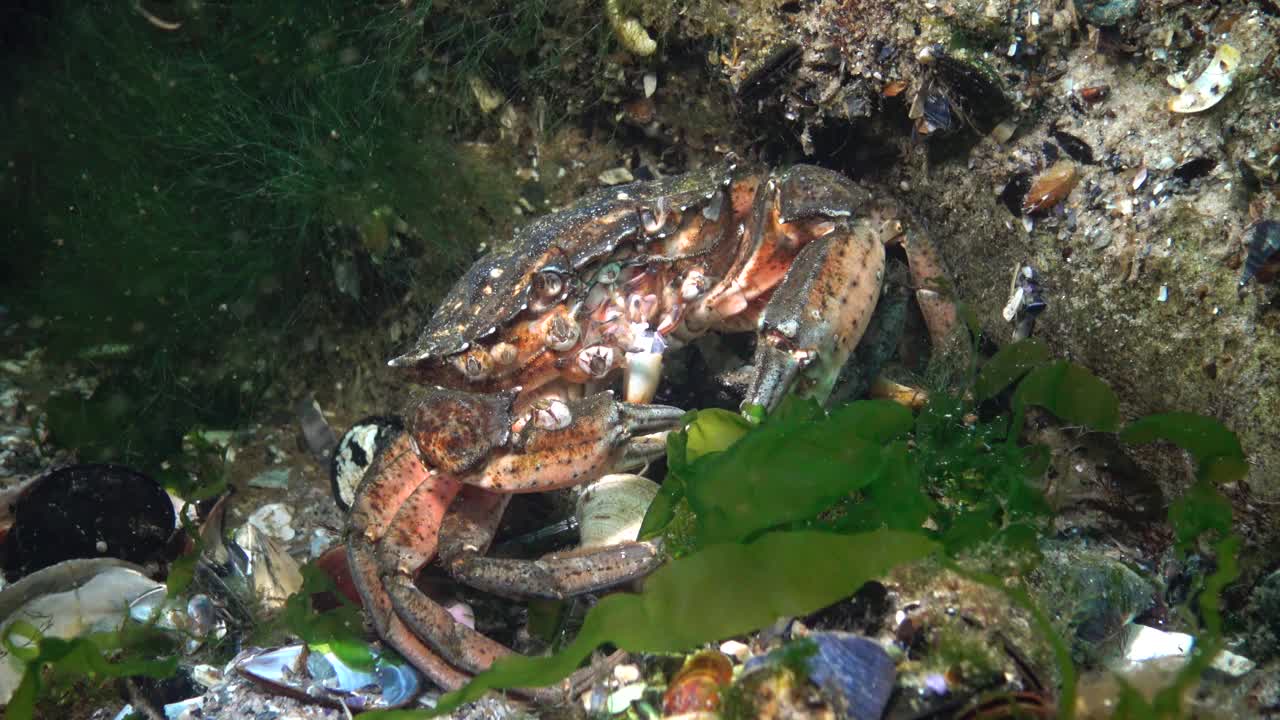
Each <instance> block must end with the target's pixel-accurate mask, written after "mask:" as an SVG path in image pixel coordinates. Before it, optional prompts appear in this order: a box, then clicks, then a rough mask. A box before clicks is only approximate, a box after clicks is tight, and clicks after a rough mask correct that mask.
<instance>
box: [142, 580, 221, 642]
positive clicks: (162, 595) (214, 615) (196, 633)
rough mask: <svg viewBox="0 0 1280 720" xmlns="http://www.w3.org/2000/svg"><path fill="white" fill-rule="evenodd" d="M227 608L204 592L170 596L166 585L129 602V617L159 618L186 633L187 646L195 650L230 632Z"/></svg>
mask: <svg viewBox="0 0 1280 720" xmlns="http://www.w3.org/2000/svg"><path fill="white" fill-rule="evenodd" d="M224 616H225V612H224V611H222V610H220V609H219V608H218V606H217V605H216V604H214V602H213V600H212V599H211V598H210V597H209V596H208V595H205V594H204V593H197V594H195V595H192V596H191V598H190V599H189V600H187V601H186V602H182V601H181V600H180V599H177V598H170V597H169V594H168V589H167V588H165V586H163V585H158V586H157V587H155V588H153V589H151V590H149V591H147V592H145V593H143V594H142V595H140V596H138V598H137V599H136V600H134V601H133V602H131V603H129V617H131V618H132V619H133V620H135V621H137V622H140V623H148V622H153V621H154V622H155V624H156V627H159V628H161V629H164V630H173V631H177V632H180V633H182V635H183V636H184V637H185V639H186V641H185V643H184V649H185V651H186V652H187V654H191V653H193V652H195V651H196V650H199V649H200V647H201V646H202V645H203V644H204V643H205V641H206V640H208V639H210V638H213V639H215V640H218V639H221V638H223V637H225V636H226V634H227V623H226V619H225V617H224Z"/></svg>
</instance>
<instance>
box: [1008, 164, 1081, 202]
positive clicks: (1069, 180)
mask: <svg viewBox="0 0 1280 720" xmlns="http://www.w3.org/2000/svg"><path fill="white" fill-rule="evenodd" d="M1079 181H1080V172H1079V171H1078V170H1077V169H1076V164H1075V163H1073V162H1071V161H1070V160H1061V161H1059V162H1057V163H1056V164H1054V166H1053V167H1051V168H1049V169H1048V170H1046V171H1044V173H1042V174H1041V175H1040V177H1038V178H1036V180H1035V182H1033V183H1031V188H1030V189H1029V190H1027V196H1026V197H1025V198H1023V200H1022V212H1023V213H1024V214H1026V215H1034V214H1036V213H1042V212H1045V211H1046V210H1051V209H1052V208H1053V207H1054V206H1055V205H1057V204H1058V203H1060V202H1062V201H1063V200H1064V199H1066V197H1067V195H1070V194H1071V190H1072V188H1074V187H1075V186H1076V183H1077V182H1079Z"/></svg>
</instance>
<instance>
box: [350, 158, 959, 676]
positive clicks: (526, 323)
mask: <svg viewBox="0 0 1280 720" xmlns="http://www.w3.org/2000/svg"><path fill="white" fill-rule="evenodd" d="M908 236H909V237H910V242H908V241H907V239H908ZM890 241H892V242H900V243H902V244H903V245H904V247H905V248H906V250H907V253H908V257H909V259H910V261H911V266H912V272H913V277H914V280H915V283H916V285H917V286H918V290H917V300H918V303H919V305H920V307H921V309H922V311H923V312H924V315H925V319H926V322H927V324H928V325H929V327H930V331H931V335H932V336H933V338H934V342H935V344H937V343H939V342H941V340H942V339H943V338H946V337H947V336H948V335H949V334H950V332H951V328H952V327H953V326H954V325H955V311H954V308H953V307H952V306H951V305H950V303H949V302H947V301H946V300H945V299H944V298H943V297H942V296H941V295H939V294H938V293H937V292H936V290H934V289H932V288H930V287H929V286H930V284H931V283H932V282H933V281H934V280H935V279H936V278H938V277H939V276H940V275H941V271H940V268H939V266H938V262H937V258H936V256H935V255H933V254H932V253H931V252H929V248H928V245H927V244H926V243H925V242H924V240H923V238H922V237H920V236H919V235H918V234H917V233H915V232H914V231H913V230H910V229H909V226H908V225H907V221H906V220H905V219H904V218H903V217H901V215H900V213H898V212H897V211H896V208H895V207H894V206H893V204H892V203H888V202H884V201H882V200H879V199H877V198H875V197H874V196H873V194H872V193H871V192H870V191H868V190H867V189H866V188H864V187H862V186H860V185H856V184H854V183H852V182H850V181H849V180H847V179H846V178H844V177H842V176H840V175H838V174H836V173H834V172H831V171H829V170H825V169H822V168H817V167H810V166H796V167H793V168H791V169H789V170H786V171H783V172H778V173H768V172H765V171H763V170H762V169H760V168H755V167H745V166H741V165H739V164H737V163H736V162H732V161H731V162H729V163H727V164H726V165H725V166H722V167H719V168H716V169H714V170H711V171H702V172H697V173H690V174H688V175H683V176H679V177H673V178H668V179H665V180H659V181H654V182H647V183H633V184H631V185H626V186H621V187H616V188H610V189H607V190H602V191H600V192H598V193H596V194H594V195H592V196H590V197H588V198H585V199H584V200H583V201H582V202H580V203H578V204H577V205H575V206H573V207H571V208H569V209H567V210H564V211H562V212H560V213H556V214H553V215H550V216H547V217H544V218H540V219H538V220H535V221H534V222H533V223H532V224H530V225H529V226H527V227H526V228H524V229H523V230H521V231H520V233H519V234H518V235H517V236H516V238H515V242H514V244H513V248H512V250H511V251H509V252H506V253H495V254H491V255H488V256H485V257H483V258H481V259H480V260H479V261H477V262H476V263H475V264H474V265H473V266H472V267H471V269H470V270H469V271H468V272H467V274H466V275H465V276H464V277H463V278H462V279H461V280H460V281H459V282H458V284H457V285H456V286H455V287H454V288H453V290H452V291H450V293H449V294H448V296H447V297H446V298H445V299H444V301H443V302H442V304H441V306H440V308H439V310H438V311H437V313H436V315H435V316H434V317H433V318H432V319H431V321H430V323H429V324H428V326H427V328H426V329H425V330H424V332H423V334H422V337H421V339H420V340H419V341H418V343H417V345H416V346H415V347H414V349H413V350H411V351H410V352H409V353H407V354H405V355H403V356H401V357H399V358H396V359H395V360H393V361H392V363H391V364H392V365H393V366H398V367H403V368H405V369H407V370H408V371H409V373H410V374H411V375H412V377H413V378H414V379H415V380H416V381H418V382H419V383H421V384H424V385H427V386H429V387H428V389H426V390H425V391H424V392H423V393H422V394H421V395H419V396H418V397H416V398H415V399H414V400H413V401H412V402H411V403H410V406H409V409H408V411H407V413H406V422H405V425H406V428H407V429H406V432H405V433H403V434H402V435H400V436H399V437H397V438H396V439H395V440H394V441H393V442H391V443H390V445H389V446H388V447H387V448H385V449H384V450H383V451H381V452H380V453H379V454H378V455H377V457H376V458H375V460H374V462H373V464H372V466H371V467H370V469H369V471H368V473H367V475H366V477H365V479H364V480H363V481H362V483H361V485H360V487H359V489H358V490H357V492H356V496H355V501H354V503H353V505H352V508H351V515H350V524H349V531H348V543H347V551H348V563H349V567H350V570H351V573H352V577H353V580H354V585H355V587H356V588H357V590H358V592H359V595H360V596H361V598H362V599H363V601H364V606H365V608H366V609H367V610H368V611H369V614H370V616H371V618H372V620H373V625H374V627H375V629H376V630H377V632H378V634H379V635H380V636H382V637H383V638H384V639H385V640H386V641H387V642H388V643H389V644H391V645H392V646H393V647H395V648H396V649H397V650H399V651H400V652H401V653H402V654H403V655H404V656H405V657H406V659H408V660H409V661H410V662H412V663H413V664H414V665H415V666H417V667H418V668H419V669H420V670H422V671H423V672H424V673H425V674H426V675H427V676H428V677H430V678H431V679H432V680H433V681H435V682H436V683H437V684H439V685H440V686H442V687H444V688H447V689H454V688H457V687H459V686H461V685H462V684H464V683H465V682H466V681H467V679H468V674H470V673H476V672H481V671H483V670H485V669H487V668H488V667H489V666H490V665H491V664H492V662H493V661H494V660H495V659H497V658H499V657H501V656H503V655H505V654H507V653H509V652H510V650H508V649H507V648H505V647H503V646H502V645H500V644H498V643H496V642H494V641H492V640H490V639H489V638H487V637H485V636H484V635H482V634H480V633H478V632H476V631H475V630H473V629H471V628H470V627H467V626H466V625H463V624H462V623H459V622H457V621H455V620H454V618H453V617H452V616H451V615H450V614H449V612H448V611H447V610H446V609H445V608H444V607H443V606H442V605H440V604H438V603H437V602H435V601H433V600H432V599H430V598H429V597H428V596H427V595H426V594H424V593H423V592H422V591H421V590H420V589H419V588H418V586H417V584H416V578H417V575H418V573H419V572H420V571H421V570H422V568H424V567H425V566H426V565H427V564H428V563H430V562H432V561H433V560H439V562H440V564H441V565H442V566H443V567H444V568H445V570H446V571H448V572H449V573H450V574H451V575H452V576H453V577H455V578H456V579H458V580H459V581H460V582H462V583H463V584H465V585H468V586H471V587H475V588H479V589H482V590H487V591H491V592H494V593H497V594H501V595H505V596H510V597H543V598H564V597H568V596H571V595H576V594H580V593H585V592H593V591H597V590H601V589H605V588H609V587H612V586H615V585H618V584H620V583H623V582H625V581H628V580H631V579H633V578H638V577H641V576H643V575H645V574H646V573H648V572H651V571H652V570H654V569H655V568H656V567H658V565H659V564H660V563H661V561H662V547H661V543H660V542H629V543H623V544H621V545H617V546H611V547H606V548H595V549H591V550H589V551H583V552H580V553H570V554H558V555H552V556H548V557H544V558H541V559H536V560H512V559H497V558H492V557H488V556H486V554H485V553H486V551H487V549H488V547H489V544H490V542H491V541H492V539H493V536H494V533H495V532H496V529H497V526H498V523H499V521H500V519H501V517H502V513H503V511H504V509H505V508H506V506H507V502H508V500H509V499H510V497H511V494H513V493H529V492H542V491H547V490H554V489H560V488H568V487H573V486H577V485H582V484H585V483H587V482H589V481H591V480H594V479H596V478H597V477H599V476H601V475H603V474H605V473H607V472H611V471H615V470H617V469H619V468H620V467H626V466H639V465H642V464H644V463H645V462H646V461H648V460H650V459H652V458H656V457H659V456H661V455H662V453H663V452H664V451H665V437H664V433H665V432H666V431H668V430H670V429H673V428H675V427H676V426H677V423H678V422H679V420H680V418H681V417H682V415H683V412H682V411H681V410H680V409H678V408H674V407H668V406H663V405H650V404H647V403H648V402H649V401H650V400H651V399H652V398H653V396H654V392H655V390H656V388H657V382H658V379H659V376H660V373H661V367H662V357H663V354H664V353H665V352H666V351H667V350H668V349H669V348H674V347H679V346H681V345H684V344H687V343H689V342H690V341H692V340H693V339H695V338H697V337H699V336H701V335H703V334H706V333H709V332H755V333H756V334H757V346H756V356H755V364H754V377H753V380H752V382H751V384H750V387H749V389H748V390H747V393H746V398H745V400H744V405H761V406H764V407H765V408H767V409H771V408H773V407H775V406H776V405H777V403H778V402H779V401H780V400H781V399H782V397H783V396H784V395H786V394H787V393H789V392H798V393H802V394H806V395H808V396H811V397H815V398H817V399H819V400H823V399H825V398H826V397H827V396H828V395H829V394H830V392H831V389H832V385H833V383H834V382H835V378H836V375H837V374H838V372H839V370H840V368H841V367H842V366H843V365H844V363H845V361H846V360H847V359H848V357H849V355H850V353H851V351H852V350H853V348H854V347H855V346H856V345H857V343H858V341H859V340H860V339H861V337H862V335H863V333H864V332H865V330H866V327H867V324H868V322H869V319H870V315H871V312H872V310H873V309H874V308H875V306H876V303H877V300H878V298H879V296H880V291H881V283H882V280H883V270H884V263H885V250H884V246H885V244H886V242H890ZM618 373H620V374H621V375H622V376H623V378H622V379H623V383H622V384H623V386H624V388H625V401H622V400H619V399H617V398H616V397H615V396H614V394H613V392H612V391H609V390H607V388H608V387H609V385H610V382H611V381H612V379H613V378H614V377H615V376H616V374H618ZM590 676H591V671H590V670H586V671H580V672H579V673H577V674H575V675H574V676H573V677H571V678H570V679H569V680H568V681H567V682H566V683H564V684H563V685H561V686H560V687H558V688H552V689H538V690H534V689H530V690H527V691H524V692H525V694H527V695H531V696H533V697H535V698H538V699H547V700H550V699H561V698H563V697H564V695H563V693H565V692H567V691H572V690H575V689H577V688H579V687H581V686H582V685H583V683H584V682H585V681H586V680H587V679H588V678H589V677H590Z"/></svg>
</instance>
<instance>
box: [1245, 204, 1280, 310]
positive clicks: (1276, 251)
mask: <svg viewBox="0 0 1280 720" xmlns="http://www.w3.org/2000/svg"><path fill="white" fill-rule="evenodd" d="M1244 235H1245V242H1246V243H1247V244H1248V246H1249V254H1248V255H1247V256H1245V259H1244V271H1243V272H1242V273H1241V274H1240V282H1239V284H1238V287H1239V292H1240V293H1241V294H1244V288H1245V286H1246V285H1248V284H1249V281H1250V280H1252V279H1253V277H1254V276H1255V275H1257V274H1258V272H1259V271H1260V270H1262V268H1263V267H1264V266H1265V265H1267V264H1268V263H1270V262H1271V261H1272V260H1274V259H1275V258H1276V256H1277V255H1280V221H1277V220H1262V221H1259V222H1256V223H1254V224H1252V225H1250V226H1249V228H1248V229H1247V230H1245V234H1244Z"/></svg>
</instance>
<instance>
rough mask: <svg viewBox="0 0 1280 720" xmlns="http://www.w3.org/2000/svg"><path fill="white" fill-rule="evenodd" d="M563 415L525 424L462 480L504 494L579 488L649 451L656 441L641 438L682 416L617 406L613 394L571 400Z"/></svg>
mask: <svg viewBox="0 0 1280 720" xmlns="http://www.w3.org/2000/svg"><path fill="white" fill-rule="evenodd" d="M562 413H563V414H562V415H561V418H562V421H561V422H559V423H557V426H552V427H551V428H549V427H546V426H543V425H541V424H539V423H533V422H530V423H525V424H524V426H523V428H522V429H521V431H520V432H519V433H518V434H516V435H515V436H513V437H512V438H511V441H510V443H509V445H508V447H507V449H506V450H505V451H498V452H495V453H493V454H492V455H491V456H490V458H489V460H488V462H486V463H484V464H483V466H481V467H479V468H477V470H476V471H475V472H473V473H471V474H470V475H468V476H467V477H466V478H464V480H463V481H464V482H465V483H467V484H468V485H475V486H478V487H482V488H485V489H487V490H494V491H498V492H504V493H526V492H542V491H544V490H553V489H558V488H565V487H569V486H572V485H577V484H580V483H583V482H586V481H587V480H589V479H592V478H594V477H597V476H599V475H601V474H603V473H606V472H609V471H610V470H612V469H613V468H614V467H615V466H616V465H617V464H618V463H619V462H622V461H624V460H626V461H630V460H633V459H634V457H635V454H636V452H645V453H649V452H650V451H651V448H652V447H653V443H652V441H651V440H649V439H645V438H644V437H643V436H645V435H648V434H650V433H654V432H658V431H661V430H669V429H671V428H673V427H675V426H676V424H677V423H678V422H679V420H680V418H681V417H682V416H683V415H684V411H683V410H681V409H680V408H676V407H670V406H667V405H641V404H636V403H627V402H619V401H617V400H615V399H614V397H613V393H599V394H596V395H591V396H589V397H586V398H583V399H581V400H570V401H568V402H565V403H564V407H563V409H562ZM633 445H634V446H636V448H634V449H633V447H632V446H633Z"/></svg>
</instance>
